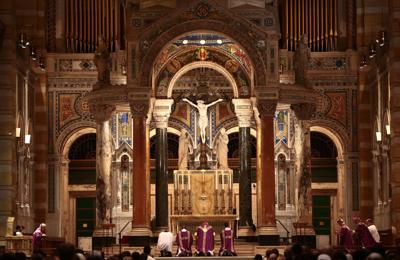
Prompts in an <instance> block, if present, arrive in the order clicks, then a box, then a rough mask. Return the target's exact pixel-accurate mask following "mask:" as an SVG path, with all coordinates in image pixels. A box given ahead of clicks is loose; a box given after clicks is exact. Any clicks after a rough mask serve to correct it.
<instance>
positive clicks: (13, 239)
mask: <svg viewBox="0 0 400 260" xmlns="http://www.w3.org/2000/svg"><path fill="white" fill-rule="evenodd" d="M5 240H6V252H10V253H15V252H23V253H25V254H26V255H27V256H30V255H31V254H32V236H7V237H6V239H5ZM61 243H64V239H63V238H61V237H45V238H44V239H43V240H42V245H43V247H42V251H43V252H44V253H46V254H47V255H52V254H54V250H55V249H56V247H57V246H58V245H59V244H61Z"/></svg>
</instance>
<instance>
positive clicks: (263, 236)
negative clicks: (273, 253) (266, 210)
mask: <svg viewBox="0 0 400 260" xmlns="http://www.w3.org/2000/svg"><path fill="white" fill-rule="evenodd" d="M258 243H259V244H260V245H261V246H266V245H270V246H276V245H279V233H278V228H277V227H276V226H271V227H259V228H258Z"/></svg>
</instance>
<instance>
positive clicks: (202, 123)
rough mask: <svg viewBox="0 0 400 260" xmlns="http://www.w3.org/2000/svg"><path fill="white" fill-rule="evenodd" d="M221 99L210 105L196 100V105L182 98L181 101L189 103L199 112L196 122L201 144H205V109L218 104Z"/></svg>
mask: <svg viewBox="0 0 400 260" xmlns="http://www.w3.org/2000/svg"><path fill="white" fill-rule="evenodd" d="M222 100H223V99H221V98H220V99H218V100H217V101H214V102H211V103H210V104H207V105H206V104H204V100H197V105H196V104H194V103H193V102H191V101H190V100H188V99H187V98H184V99H183V101H185V102H187V103H189V104H190V105H192V106H194V107H195V108H197V110H198V111H199V121H198V127H199V128H200V137H201V143H203V144H204V143H205V142H206V128H207V126H208V115H207V109H208V108H209V107H211V106H213V105H215V104H217V103H218V102H221V101H222Z"/></svg>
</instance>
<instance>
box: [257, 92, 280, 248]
mask: <svg viewBox="0 0 400 260" xmlns="http://www.w3.org/2000/svg"><path fill="white" fill-rule="evenodd" d="M276 104H277V101H276V100H263V99H259V100H257V108H258V113H259V123H258V128H257V132H258V133H257V183H258V187H257V192H258V195H257V197H258V200H259V209H258V214H259V216H258V234H259V243H260V244H261V245H278V244H279V234H278V229H277V227H276V219H275V150H274V145H275V143H274V114H275V110H276Z"/></svg>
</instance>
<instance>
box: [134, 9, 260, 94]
mask: <svg viewBox="0 0 400 260" xmlns="http://www.w3.org/2000/svg"><path fill="white" fill-rule="evenodd" d="M179 18H181V17H172V18H170V19H169V20H167V21H163V23H162V24H160V27H161V28H160V27H158V26H153V29H152V30H149V31H148V32H147V33H146V34H144V35H143V36H142V38H141V39H140V45H141V46H140V48H141V49H142V50H143V49H144V48H143V46H146V48H145V50H143V51H144V52H145V53H144V54H143V55H144V57H143V58H142V59H141V62H140V64H139V66H140V68H141V73H140V76H139V86H142V87H150V86H152V76H153V75H152V68H153V66H154V63H155V60H156V59H157V57H158V55H159V54H160V52H161V51H162V50H163V48H161V49H160V46H162V47H164V46H167V45H168V44H169V43H170V42H172V41H173V40H175V39H177V38H179V37H181V36H183V35H185V34H188V33H190V32H196V31H205V32H213V33H217V34H221V35H223V36H226V37H228V38H231V39H232V40H233V41H234V42H236V43H237V44H238V45H239V46H240V47H241V48H242V49H243V50H244V51H245V53H246V54H247V55H248V57H249V59H250V63H251V64H252V68H253V73H254V77H253V78H254V82H252V83H253V85H254V86H257V85H260V86H264V85H265V84H266V82H267V81H266V79H267V75H266V73H267V70H266V65H265V62H264V60H263V57H262V54H261V53H260V50H259V49H257V47H256V44H254V43H255V42H259V41H262V40H265V39H266V38H267V37H266V33H265V32H261V31H259V30H256V29H255V28H254V27H252V26H251V25H250V23H246V22H245V21H244V20H242V19H238V18H236V17H235V16H233V15H232V16H231V18H232V21H229V22H226V21H225V22H223V21H219V20H214V19H213V20H211V19H193V20H188V21H184V22H182V21H181V19H179ZM174 19H178V20H179V22H178V21H176V22H175V21H174ZM186 19H188V18H186ZM171 24H173V26H171ZM210 28H212V29H210ZM243 31H248V32H249V33H243ZM147 46H149V47H147Z"/></svg>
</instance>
